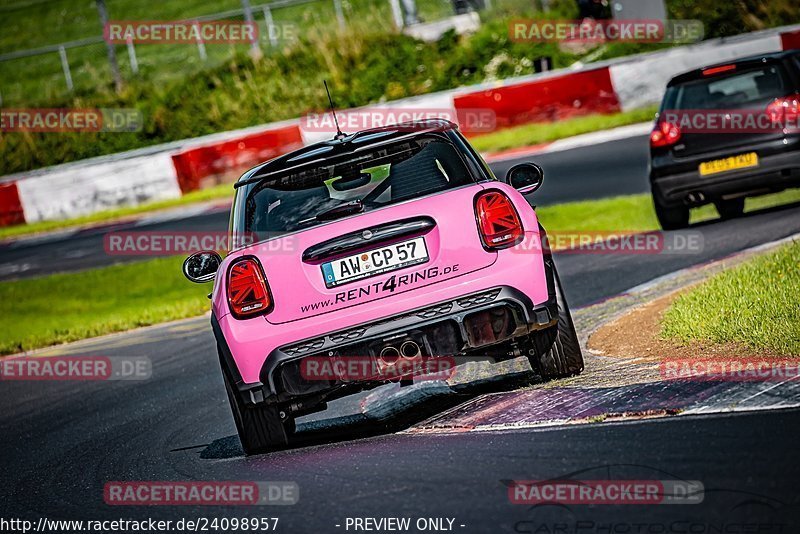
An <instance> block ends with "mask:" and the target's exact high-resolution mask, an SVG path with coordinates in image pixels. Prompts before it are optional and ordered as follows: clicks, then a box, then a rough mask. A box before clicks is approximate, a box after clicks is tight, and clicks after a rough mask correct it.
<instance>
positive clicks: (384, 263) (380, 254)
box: [322, 237, 428, 287]
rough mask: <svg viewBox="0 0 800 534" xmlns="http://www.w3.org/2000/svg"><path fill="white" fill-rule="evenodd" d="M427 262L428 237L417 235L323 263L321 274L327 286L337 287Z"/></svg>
mask: <svg viewBox="0 0 800 534" xmlns="http://www.w3.org/2000/svg"><path fill="white" fill-rule="evenodd" d="M426 261H428V249H427V248H426V247H425V239H423V238H421V237H417V238H415V239H410V240H408V241H403V242H401V243H395V244H393V245H388V246H385V247H381V248H376V249H375V250H370V251H368V252H361V253H360V254H353V255H352V256H347V257H346V258H341V259H338V260H334V261H329V262H327V263H323V264H322V276H323V277H324V279H325V285H326V286H327V287H334V286H338V285H341V284H344V283H347V282H354V281H356V280H360V279H362V278H368V277H370V276H375V275H378V274H383V273H387V272H389V271H395V270H397V269H402V268H403V267H408V266H410V265H417V264H418V263H425V262H426Z"/></svg>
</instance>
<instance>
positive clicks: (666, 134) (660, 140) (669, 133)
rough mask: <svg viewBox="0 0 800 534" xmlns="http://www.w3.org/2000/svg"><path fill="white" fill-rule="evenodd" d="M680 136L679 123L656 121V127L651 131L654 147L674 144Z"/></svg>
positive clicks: (651, 144)
mask: <svg viewBox="0 0 800 534" xmlns="http://www.w3.org/2000/svg"><path fill="white" fill-rule="evenodd" d="M680 138H681V129H680V128H679V127H678V125H677V124H673V123H671V122H667V121H660V122H658V123H656V127H655V128H653V131H652V132H650V146H651V147H653V148H661V147H666V146H672V145H674V144H675V143H677V142H678V141H679V140H680Z"/></svg>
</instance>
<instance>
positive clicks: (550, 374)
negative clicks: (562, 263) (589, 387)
mask: <svg viewBox="0 0 800 534" xmlns="http://www.w3.org/2000/svg"><path fill="white" fill-rule="evenodd" d="M553 276H554V278H555V285H556V300H557V302H558V325H557V326H554V327H551V328H548V329H547V330H545V331H543V332H539V333H535V334H533V335H532V336H531V338H532V342H533V351H534V353H533V354H532V355H530V356H529V357H528V359H529V360H530V363H531V368H533V370H534V371H535V372H536V373H538V374H539V375H540V376H541V377H542V378H543V379H545V380H549V379H551V378H564V377H567V376H573V375H577V374H579V373H580V372H581V371H583V353H582V352H581V345H580V342H579V341H578V334H577V332H575V324H574V323H573V322H572V314H571V313H570V311H569V305H568V304H567V299H566V298H565V297H564V291H563V290H562V288H561V280H560V279H559V278H558V272H556V270H555V268H554V269H553Z"/></svg>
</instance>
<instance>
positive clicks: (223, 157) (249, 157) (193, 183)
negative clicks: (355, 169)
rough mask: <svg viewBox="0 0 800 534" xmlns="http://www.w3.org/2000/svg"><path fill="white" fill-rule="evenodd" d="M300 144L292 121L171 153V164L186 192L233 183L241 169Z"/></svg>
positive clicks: (297, 130)
mask: <svg viewBox="0 0 800 534" xmlns="http://www.w3.org/2000/svg"><path fill="white" fill-rule="evenodd" d="M301 146H303V138H302V136H301V134H300V128H299V127H298V126H297V125H296V124H293V125H289V126H284V127H280V128H273V129H269V130H266V131H263V132H259V133H254V134H250V135H245V136H242V137H238V138H234V139H229V140H226V141H222V142H218V143H211V144H207V145H203V146H198V147H193V148H189V149H186V150H182V151H180V152H178V153H176V154H173V155H172V163H173V164H174V166H175V170H176V173H177V178H178V184H179V185H180V188H181V191H183V192H184V193H186V192H188V191H194V190H196V189H202V188H203V187H204V186H207V185H210V184H218V183H224V182H233V181H235V180H236V178H238V177H239V176H238V175H239V174H241V173H242V171H244V170H246V169H248V168H250V167H253V166H255V165H257V164H258V163H261V162H263V161H267V160H269V159H272V158H275V157H277V156H280V155H281V154H285V153H287V152H290V151H292V150H295V149H297V148H300V147H301Z"/></svg>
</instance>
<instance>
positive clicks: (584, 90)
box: [454, 67, 620, 133]
mask: <svg viewBox="0 0 800 534" xmlns="http://www.w3.org/2000/svg"><path fill="white" fill-rule="evenodd" d="M454 103H455V107H456V110H462V109H491V110H492V111H494V113H495V117H496V120H497V127H498V128H504V127H507V126H514V125H517V124H525V123H529V122H547V121H556V120H561V119H564V118H568V117H571V116H574V115H585V114H588V113H612V112H615V111H619V110H620V103H619V100H618V99H617V95H616V93H615V92H614V87H613V86H612V84H611V76H610V74H609V70H608V67H603V68H600V69H592V70H585V71H578V72H572V73H568V74H562V75H556V76H551V77H548V78H544V79H541V80H532V81H528V82H522V83H517V84H513V85H504V86H500V87H496V88H491V89H487V90H483V91H477V92H474V93H467V94H460V95H458V96H456V97H455V98H454ZM466 133H470V132H469V131H467V132H466Z"/></svg>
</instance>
